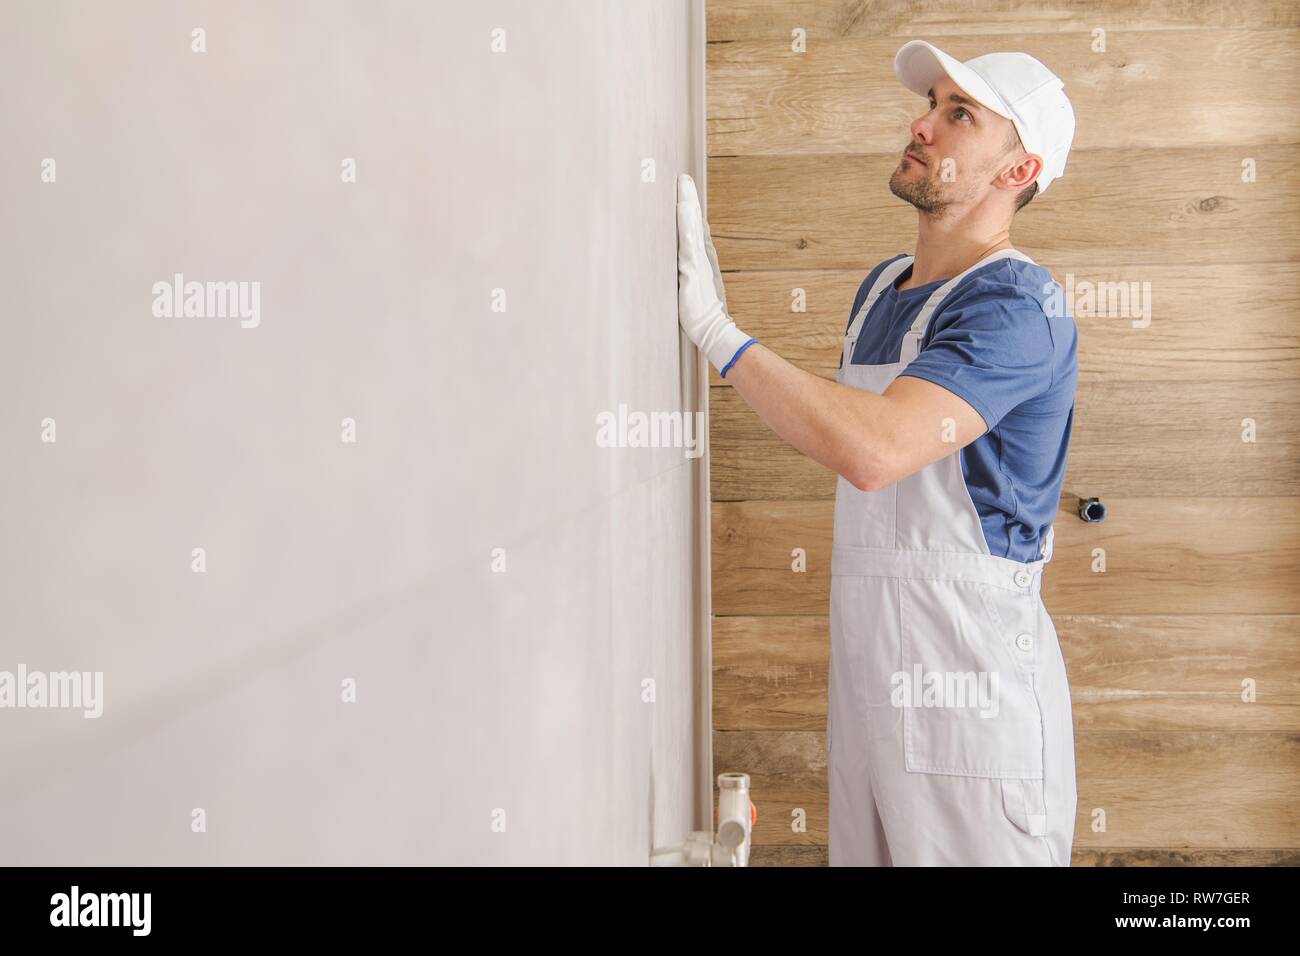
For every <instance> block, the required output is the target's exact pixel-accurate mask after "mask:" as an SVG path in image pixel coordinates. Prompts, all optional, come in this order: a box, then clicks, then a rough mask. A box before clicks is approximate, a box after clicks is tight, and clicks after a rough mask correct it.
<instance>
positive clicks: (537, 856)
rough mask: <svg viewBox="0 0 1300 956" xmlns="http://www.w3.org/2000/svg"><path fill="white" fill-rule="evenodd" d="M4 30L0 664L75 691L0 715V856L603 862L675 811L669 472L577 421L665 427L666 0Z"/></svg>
mask: <svg viewBox="0 0 1300 956" xmlns="http://www.w3.org/2000/svg"><path fill="white" fill-rule="evenodd" d="M4 13H5V19H6V21H7V22H6V25H5V29H4V30H3V31H0V120H2V122H3V128H4V130H5V139H6V148H5V149H4V150H2V151H0V207H2V208H3V209H4V217H5V229H4V230H3V231H0V280H2V281H3V289H4V293H5V299H6V310H5V317H4V319H5V342H4V346H3V349H0V441H2V442H3V448H4V451H5V467H4V468H3V469H0V498H2V500H3V508H4V521H3V524H4V530H3V540H2V541H0V600H3V604H4V607H5V610H6V613H5V622H6V626H5V629H4V631H3V633H0V670H4V671H10V672H13V671H15V669H16V668H17V666H18V665H19V664H20V663H21V664H24V665H25V666H26V668H27V669H28V670H29V671H35V670H39V671H47V672H48V671H72V670H76V671H102V672H103V674H104V681H105V687H104V712H103V716H102V717H100V718H99V719H85V718H83V717H82V716H81V713H80V712H79V711H73V710H56V709H11V708H4V709H0V766H3V768H4V770H3V773H2V774H0V864H33V863H41V864H152V863H160V864H161V863H166V864H189V863H194V864H201V863H218V864H234V863H253V864H270V863H307V864H316V863H403V864H417V863H473V864H497V863H599V864H632V865H644V864H645V862H646V860H647V857H648V855H649V852H650V848H651V846H652V845H654V844H660V843H668V842H680V840H681V839H682V838H683V837H684V836H685V835H686V832H687V831H688V830H689V829H691V828H692V827H693V826H703V825H705V821H704V820H703V819H697V804H698V800H697V797H698V794H699V793H700V788H701V786H704V787H707V786H708V781H707V779H705V778H706V776H707V752H703V753H702V752H701V751H700V749H699V747H698V745H699V742H700V741H701V740H702V739H704V740H707V737H706V736H705V735H706V734H707V704H705V705H703V706H702V704H701V702H702V700H704V699H705V694H706V691H707V687H706V684H705V683H704V682H705V681H706V680H707V672H702V667H701V664H700V660H701V653H702V652H701V642H702V641H703V640H704V638H703V636H702V635H700V634H699V633H698V630H699V629H698V628H697V627H696V621H697V619H698V617H699V610H700V606H699V601H700V600H701V598H700V595H699V593H698V587H699V586H698V584H697V581H698V580H699V579H700V575H699V573H698V561H697V558H696V547H697V543H698V541H697V538H696V535H697V534H698V533H699V532H700V528H699V526H698V524H697V523H696V519H695V517H694V514H695V511H696V510H697V508H698V504H697V500H698V499H697V498H696V493H697V488H698V480H699V477H700V459H693V458H689V457H687V455H686V454H685V453H684V451H683V450H682V449H674V448H649V449H647V448H640V449H605V448H599V447H597V444H596V441H595V434H596V424H595V422H596V415H597V413H598V412H600V411H602V410H608V411H616V410H617V408H618V405H619V404H620V403H626V404H627V405H628V406H629V408H630V409H632V410H638V409H639V410H645V411H650V410H658V411H669V410H680V409H682V408H683V407H684V403H686V404H687V405H689V403H691V402H693V401H694V395H695V382H696V379H697V368H696V365H695V353H694V351H693V350H691V349H689V348H687V347H684V346H683V340H682V339H681V337H680V334H679V332H678V329H677V322H676V271H675V270H676V258H675V248H676V239H675V232H674V211H673V198H674V177H675V175H676V174H677V173H678V172H681V171H683V170H687V171H691V165H692V157H693V156H694V155H695V154H696V153H697V152H699V151H700V143H699V135H700V131H701V130H702V118H700V117H699V116H698V115H697V114H694V113H692V91H691V88H690V77H691V74H692V70H693V69H694V67H695V65H696V64H695V59H696V58H697V57H699V56H700V55H701V50H700V44H702V42H703V41H702V38H701V37H700V36H699V34H698V31H694V32H693V31H692V23H691V18H692V16H694V15H696V14H697V13H698V10H697V9H694V8H693V7H692V5H691V4H690V3H689V2H688V0H679V2H671V0H547V2H545V3H533V2H526V0H517V2H494V3H482V2H466V0H457V2H438V3H420V2H414V0H412V2H402V3H397V2H371V0H367V2H343V0H330V2H310V3H309V2H298V3H284V2H276V3H261V2H242V3H226V2H223V3H220V4H217V3H212V4H207V3H194V2H188V3H187V2H180V3H177V2H164V0H158V2H129V3H121V4H117V3H114V4H104V3H92V2H85V3H35V2H33V3H7V4H6V5H5V11H4ZM195 27H203V28H205V29H206V31H207V36H206V42H207V52H206V53H195V52H192V50H191V30H192V29H193V28H195ZM496 27H502V28H504V29H505V31H506V52H504V53H498V54H494V53H492V52H491V50H490V44H491V39H492V37H491V31H492V29H493V28H496ZM47 157H49V158H53V159H54V160H55V162H56V166H55V172H56V177H57V178H56V181H55V182H53V183H48V182H42V181H41V172H42V161H43V160H44V159H45V158H47ZM347 157H352V158H355V160H356V170H357V181H356V182H355V183H344V182H342V181H341V176H340V171H341V163H342V161H343V160H344V159H345V158H347ZM644 158H652V159H654V160H655V162H656V167H657V168H656V173H657V176H656V180H655V181H654V182H653V183H643V182H642V181H641V176H642V168H643V167H642V160H643V159H644ZM178 272H179V273H183V274H184V276H185V277H186V279H187V280H198V281H227V280H229V281H245V282H254V281H255V282H259V283H260V296H261V301H260V322H259V324H258V325H257V327H255V328H242V327H241V323H240V321H239V319H238V318H233V317H232V318H183V317H182V318H159V317H156V316H154V315H153V314H152V306H153V304H154V293H153V288H152V287H153V285H154V283H155V282H158V281H159V280H170V278H171V277H172V275H173V274H174V273H178ZM498 287H500V288H504V289H505V290H506V305H507V311H506V312H504V313H496V312H493V311H492V310H491V308H490V306H491V302H492V298H491V297H492V290H493V289H494V288H498ZM46 418H51V419H54V421H55V428H56V438H57V440H56V441H55V442H53V443H50V442H45V441H42V421H43V420H44V419H46ZM344 418H353V419H355V421H356V429H357V431H356V434H357V440H356V442H355V443H354V444H349V443H345V442H344V441H342V440H341V420H342V419H344ZM200 547H201V548H204V549H205V550H206V556H207V558H206V560H207V570H206V573H201V574H199V573H194V572H193V571H192V569H191V565H192V559H191V554H192V549H194V548H200ZM494 548H504V549H505V553H506V569H507V570H506V572H505V573H493V572H492V570H491V567H490V564H491V553H492V549H494ZM345 678H352V679H355V681H356V685H357V701H356V703H344V702H342V701H341V699H340V697H341V682H342V681H343V680H344V679H345ZM647 678H649V679H653V680H654V681H655V685H656V686H655V689H656V700H655V701H654V702H653V703H648V702H645V701H644V700H643V699H642V696H643V685H642V682H643V680H645V679H647ZM194 808H203V809H204V810H205V811H206V816H207V832H206V833H194V832H192V829H191V813H192V810H193V809H194ZM497 808H501V809H503V810H504V811H505V814H506V816H505V822H506V831H505V832H504V833H498V832H492V822H493V812H494V810H495V809H497Z"/></svg>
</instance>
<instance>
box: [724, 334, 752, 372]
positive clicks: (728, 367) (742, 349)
mask: <svg viewBox="0 0 1300 956" xmlns="http://www.w3.org/2000/svg"><path fill="white" fill-rule="evenodd" d="M757 341H758V339H750V340H749V341H748V342H746V343H745V344H744V345H742V346H741V347H740V348H738V349H736V354H735V355H733V356H732V357H731V361H730V362H728V363H727V365H726V367H725V368H723V370H722V371H721V372H719V373H718V374H719V375H721V376H722V377H723V378H726V377H727V373H728V372H730V371H731V366H733V365H735V364H736V360H737V359H739V358H740V357H741V356H742V355H744V354H745V349H747V348H749V347H750V346H751V345H753V344H754V343H755V342H757Z"/></svg>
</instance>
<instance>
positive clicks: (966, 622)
mask: <svg viewBox="0 0 1300 956" xmlns="http://www.w3.org/2000/svg"><path fill="white" fill-rule="evenodd" d="M899 593H900V597H899V614H900V634H901V648H900V658H901V662H902V669H901V672H900V674H898V675H895V678H896V681H897V683H898V685H899V686H897V687H896V688H895V699H894V703H895V705H896V706H900V707H902V708H903V753H904V759H905V761H906V768H907V769H908V770H909V771H914V772H918V773H942V774H958V775H963V776H972V777H990V778H995V779H1002V780H1026V781H1039V782H1040V788H1041V781H1042V779H1043V714H1042V710H1041V708H1040V706H1039V702H1038V695H1037V693H1036V686H1035V681H1036V663H1035V655H1036V647H1035V644H1036V642H1037V634H1036V633H1034V630H1035V628H1036V625H1035V624H1034V621H1035V620H1036V618H1035V617H1034V616H1033V608H1034V606H1035V605H1034V603H1033V602H1034V601H1035V600H1036V597H1035V596H1033V595H1029V594H1020V593H1017V592H1013V591H1007V590H1002V589H998V588H995V587H991V586H990V585H987V584H981V583H978V582H971V581H936V580H921V579H912V578H907V579H902V580H900V581H899ZM1022 791H1023V788H1019V789H1016V790H1014V791H1013V792H1011V793H1009V794H1008V797H1011V796H1013V795H1014V796H1019V795H1020V794H1021V793H1022ZM1029 802H1031V803H1032V802H1033V801H1032V800H1031V801H1029ZM1030 815H1033V814H1032V810H1031V811H1030Z"/></svg>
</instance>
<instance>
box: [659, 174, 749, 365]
mask: <svg viewBox="0 0 1300 956" xmlns="http://www.w3.org/2000/svg"><path fill="white" fill-rule="evenodd" d="M677 317H678V321H680V322H681V325H682V329H683V330H684V331H685V332H686V334H687V335H688V336H689V337H690V340H691V341H692V342H694V343H695V344H696V345H697V346H699V347H700V348H701V349H702V350H703V351H704V354H705V355H706V356H708V359H709V361H710V362H712V363H713V365H714V367H715V368H717V369H718V371H719V372H722V373H723V375H724V376H725V375H726V370H727V369H728V368H729V367H730V366H731V363H732V362H733V361H734V360H735V359H736V357H737V356H738V355H739V353H740V352H741V351H742V350H743V349H744V347H745V346H746V345H748V344H749V343H750V342H751V341H753V340H752V339H750V337H749V336H748V335H746V334H745V333H744V332H742V331H740V329H738V328H736V323H735V322H733V321H732V320H731V316H729V315H727V293H726V290H725V289H724V288H723V286H722V270H721V269H719V268H718V253H717V251H716V250H715V249H714V248H713V236H712V235H711V234H710V233H709V224H708V222H707V221H705V219H704V213H703V211H702V210H701V209H700V197H699V194H698V193H696V191H695V181H694V180H693V179H691V177H690V176H688V175H686V174H685V173H683V174H682V175H680V176H678V177H677Z"/></svg>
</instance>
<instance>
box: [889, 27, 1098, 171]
mask: <svg viewBox="0 0 1300 956" xmlns="http://www.w3.org/2000/svg"><path fill="white" fill-rule="evenodd" d="M894 72H895V73H896V74H898V78H899V80H901V81H902V83H903V85H904V86H906V87H907V88H908V89H909V90H911V91H912V92H913V93H919V94H920V95H921V96H928V95H929V94H930V89H931V88H932V87H933V86H934V83H935V80H937V79H939V77H941V76H943V75H944V74H945V73H946V74H947V75H948V76H949V77H951V78H952V81H953V82H954V83H956V84H957V85H958V86H959V87H961V89H962V90H963V91H964V92H965V93H966V95H967V96H969V97H970V98H971V99H973V100H975V101H976V102H977V103H979V104H980V105H981V106H985V107H988V108H989V109H990V110H992V111H993V112H994V113H997V114H998V115H999V116H1005V117H1006V118H1007V119H1009V120H1011V122H1012V124H1013V125H1014V126H1015V128H1016V132H1017V133H1019V134H1020V142H1021V144H1023V145H1024V147H1025V150H1026V151H1027V152H1030V153H1037V154H1038V155H1039V156H1041V157H1042V159H1043V169H1042V172H1040V173H1039V174H1038V179H1037V180H1036V181H1037V183H1038V191H1039V192H1040V193H1042V192H1046V191H1047V185H1048V183H1050V182H1051V181H1052V180H1053V179H1056V178H1057V177H1058V176H1061V175H1062V174H1064V172H1065V160H1066V157H1067V156H1069V155H1070V144H1071V143H1072V142H1073V141H1074V107H1073V106H1071V105H1070V99H1069V97H1067V96H1066V95H1065V82H1064V81H1063V80H1062V79H1061V78H1060V77H1058V76H1057V75H1056V74H1055V73H1053V72H1052V71H1051V70H1049V69H1048V68H1047V67H1045V66H1043V64H1041V63H1039V62H1038V61H1037V60H1035V59H1034V58H1033V57H1032V56H1030V55H1029V54H1028V53H985V54H984V55H983V56H977V57H975V58H974V59H973V60H967V61H966V62H965V63H962V62H961V61H960V60H957V59H954V58H953V57H951V56H949V55H948V54H947V53H944V52H943V51H942V50H940V49H939V48H938V47H936V46H933V45H931V44H929V43H926V42H925V41H924V40H912V41H910V42H908V43H904V44H903V46H902V48H901V49H900V50H899V51H898V54H897V55H896V56H895V57H894Z"/></svg>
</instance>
